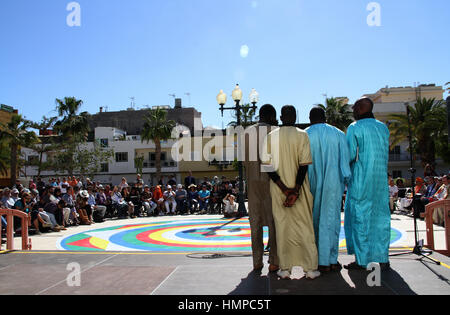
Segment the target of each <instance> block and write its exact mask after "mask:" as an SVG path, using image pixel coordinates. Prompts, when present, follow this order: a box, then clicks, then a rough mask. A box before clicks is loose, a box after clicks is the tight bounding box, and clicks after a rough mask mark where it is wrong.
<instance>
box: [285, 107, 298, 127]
mask: <svg viewBox="0 0 450 315" xmlns="http://www.w3.org/2000/svg"><path fill="white" fill-rule="evenodd" d="M281 120H282V122H283V124H284V125H295V122H296V121H297V110H296V109H295V107H294V106H292V105H286V106H283V108H282V109H281Z"/></svg>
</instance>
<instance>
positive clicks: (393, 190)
mask: <svg viewBox="0 0 450 315" xmlns="http://www.w3.org/2000/svg"><path fill="white" fill-rule="evenodd" d="M397 198H398V187H397V185H395V183H394V180H393V179H390V180H389V207H390V209H391V213H393V212H394V203H395V202H396V201H397Z"/></svg>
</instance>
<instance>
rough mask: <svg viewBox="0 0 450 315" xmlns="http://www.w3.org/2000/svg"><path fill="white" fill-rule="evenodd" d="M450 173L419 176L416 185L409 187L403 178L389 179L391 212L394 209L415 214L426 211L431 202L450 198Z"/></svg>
mask: <svg viewBox="0 0 450 315" xmlns="http://www.w3.org/2000/svg"><path fill="white" fill-rule="evenodd" d="M449 177H450V174H447V175H442V176H426V177H425V178H421V177H417V178H416V180H415V182H416V184H415V187H414V194H413V191H412V188H410V187H407V186H406V185H405V182H404V180H403V179H401V178H398V179H392V178H390V179H389V194H390V206H391V212H394V210H399V211H404V212H407V213H411V214H413V211H416V214H419V213H424V212H425V206H426V205H427V204H429V203H432V202H435V201H440V200H448V199H449V190H450V188H449Z"/></svg>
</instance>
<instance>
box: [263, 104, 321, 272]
mask: <svg viewBox="0 0 450 315" xmlns="http://www.w3.org/2000/svg"><path fill="white" fill-rule="evenodd" d="M296 120H297V116H296V110H295V108H294V107H293V106H285V107H283V109H282V114H281V121H282V122H283V126H282V127H280V128H278V129H276V130H274V131H272V132H271V133H270V134H269V135H268V136H267V137H266V139H265V145H264V148H266V152H265V154H263V159H262V162H263V163H264V164H266V165H270V167H268V168H267V169H266V171H267V172H268V173H269V176H270V178H271V179H272V181H271V186H270V193H271V196H272V211H273V217H274V220H275V230H276V238H277V248H278V257H279V261H280V270H279V271H278V276H279V277H280V278H282V279H290V276H291V272H292V268H293V267H295V266H301V267H302V268H303V271H304V272H305V273H306V278H308V279H315V278H317V277H319V276H320V272H319V271H318V270H317V269H318V252H317V246H316V240H315V234H314V227H313V214H312V212H313V196H312V194H311V191H310V186H309V179H308V176H306V175H307V171H308V165H310V164H312V157H311V148H310V144H309V138H308V134H307V133H306V132H305V131H303V130H300V129H298V128H296V127H295V121H296Z"/></svg>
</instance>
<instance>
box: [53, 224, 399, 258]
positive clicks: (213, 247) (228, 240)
mask: <svg viewBox="0 0 450 315" xmlns="http://www.w3.org/2000/svg"><path fill="white" fill-rule="evenodd" d="M402 236H403V234H402V232H400V231H398V230H396V229H392V230H391V244H393V243H395V242H397V241H399V240H400V239H401V238H402ZM267 241H268V230H267V228H265V229H264V242H265V243H266V244H267ZM57 246H58V248H59V249H62V250H69V251H148V252H168V253H179V252H243V251H244V252H248V251H251V232H250V223H249V221H248V219H239V220H220V219H186V220H173V221H164V222H153V223H144V224H134V225H121V226H115V227H110V228H103V229H95V230H90V231H86V232H83V233H78V234H74V235H71V236H67V237H65V238H63V239H62V240H60V241H59V243H58V245H57ZM340 248H341V249H343V248H345V234H344V229H343V228H342V229H341V235H340Z"/></svg>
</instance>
